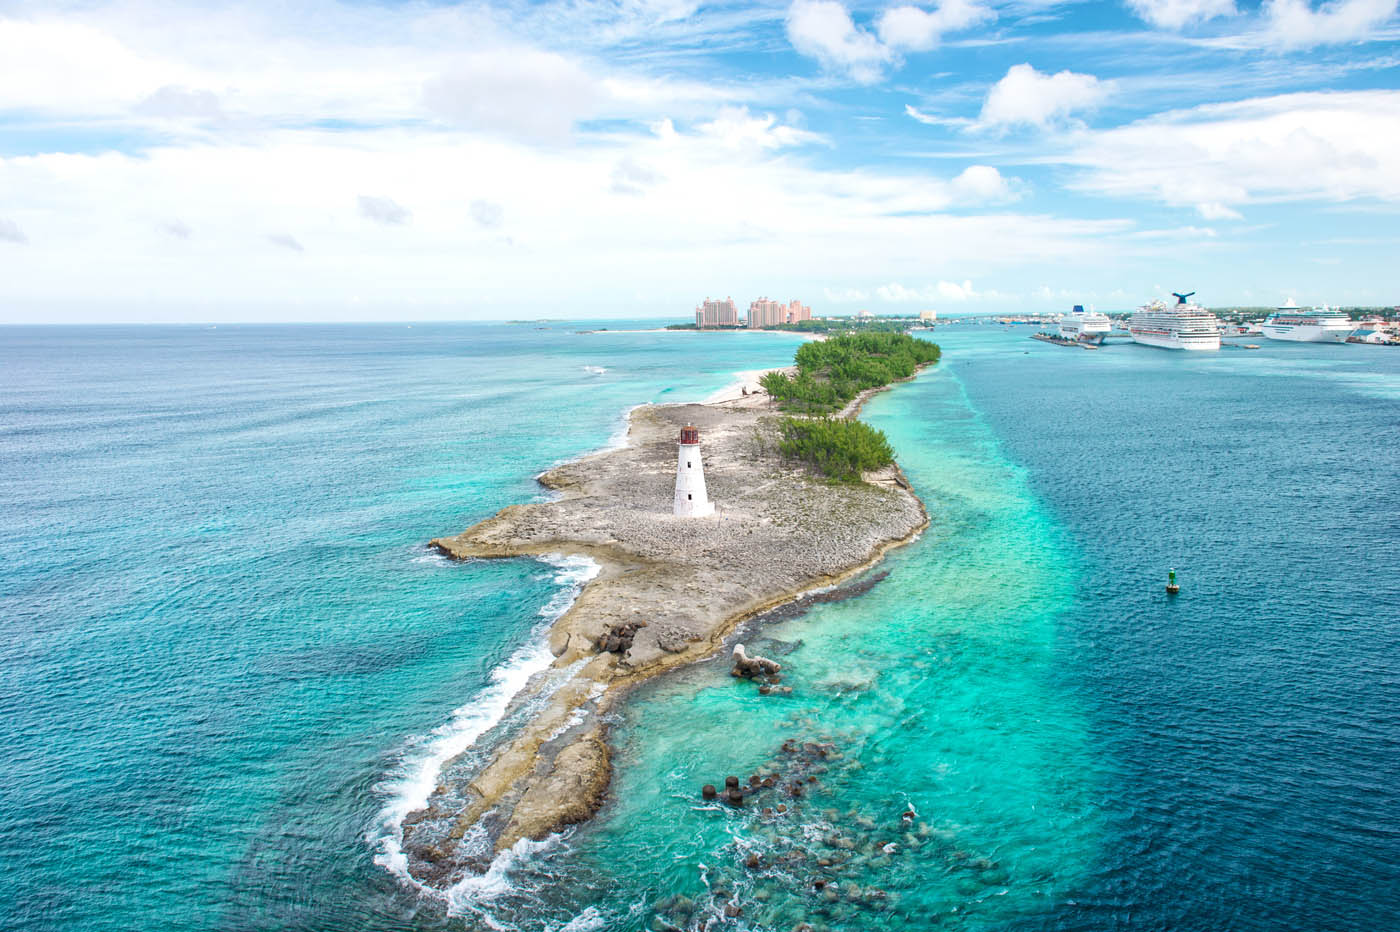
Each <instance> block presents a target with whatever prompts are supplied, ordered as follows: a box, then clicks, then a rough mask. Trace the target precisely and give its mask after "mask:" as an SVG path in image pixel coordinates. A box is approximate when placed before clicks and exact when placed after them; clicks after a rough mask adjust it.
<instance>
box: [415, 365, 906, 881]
mask: <svg viewBox="0 0 1400 932" xmlns="http://www.w3.org/2000/svg"><path fill="white" fill-rule="evenodd" d="M776 414H777V411H776V407H775V402H774V401H772V400H771V399H769V397H768V396H767V395H765V394H762V393H758V392H755V393H754V394H750V395H745V396H741V397H739V398H734V399H732V400H727V401H721V402H715V403H710V404H689V405H664V406H661V405H653V406H646V407H640V408H637V409H635V410H633V411H632V413H631V415H630V422H629V428H628V433H627V442H626V445H625V446H623V447H622V448H620V449H613V450H607V451H603V452H600V453H595V454H593V455H591V456H587V457H585V458H583V459H580V460H578V461H575V462H572V463H568V464H565V465H562V466H559V467H556V468H554V469H552V470H550V471H548V472H546V473H544V474H543V475H541V476H540V477H539V481H540V482H541V483H542V484H543V485H544V486H545V487H547V488H549V489H552V490H554V491H555V492H556V493H557V496H556V498H555V499H554V500H553V501H547V502H539V503H531V504H523V505H513V506H510V507H508V508H505V509H503V510H502V511H501V512H499V513H498V514H496V515H495V516H493V517H491V518H489V519H487V520H485V521H483V522H481V523H480V524H477V525H476V526H474V527H472V528H469V529H468V530H466V531H465V532H463V533H461V534H459V535H457V536H456V537H448V538H440V539H437V540H434V541H432V542H431V545H432V546H433V547H435V548H437V549H438V550H440V551H441V552H442V553H444V554H446V555H448V556H450V557H452V558H455V559H459V560H467V559H479V558H500V557H519V556H531V555H534V556H540V555H552V554H563V555H581V556H586V557H589V558H591V559H592V560H593V561H595V562H596V563H597V564H598V566H599V567H600V571H599V572H598V574H597V576H596V577H594V578H593V579H592V580H591V581H589V582H588V583H587V584H586V585H585V586H584V587H583V589H582V590H581V591H580V593H579V594H578V597H577V599H576V600H575V602H574V603H573V605H572V606H571V607H570V608H569V610H568V611H567V612H566V613H564V614H563V615H562V616H561V617H560V618H559V619H558V620H557V621H556V622H555V623H554V624H553V626H552V628H551V629H550V631H549V646H550V649H551V652H552V653H553V655H554V661H553V663H552V665H551V666H550V667H549V669H548V670H546V671H545V672H544V673H542V674H539V675H537V676H536V677H534V678H533V679H532V680H531V682H530V683H529V685H528V686H527V687H526V688H525V689H524V690H523V691H522V692H521V693H520V694H519V695H518V696H517V697H516V698H515V700H514V701H513V703H512V706H513V710H514V711H515V713H516V714H515V715H514V717H513V719H512V722H511V724H510V726H509V727H506V726H505V725H503V726H502V727H501V728H499V729H497V730H496V733H494V734H488V735H487V736H485V739H486V740H485V742H484V743H485V744H486V745H487V747H485V748H482V747H477V748H474V749H472V750H471V751H469V752H468V753H467V754H464V755H463V756H462V759H459V760H458V761H456V762H451V763H449V765H448V766H447V767H446V768H444V771H443V776H442V778H441V780H440V782H439V785H438V786H437V788H436V790H435V791H434V792H433V793H432V795H431V797H430V798H429V800H428V802H427V805H426V806H425V807H423V808H421V809H419V810H418V811H416V812H414V813H411V814H410V815H409V816H408V817H407V818H405V819H404V823H403V841H402V850H403V852H404V855H405V857H406V858H407V862H408V863H407V867H408V870H409V873H410V874H411V875H412V876H413V877H414V878H415V879H416V880H418V881H420V882H423V883H426V884H428V885H431V886H434V887H438V888H441V887H442V886H443V885H445V884H450V883H452V882H454V881H455V880H456V879H458V878H460V877H461V876H463V875H465V874H466V873H468V872H472V871H481V870H484V869H486V867H488V866H489V864H490V862H491V860H492V859H493V858H494V857H495V855H496V854H497V853H499V852H501V851H503V850H506V849H508V848H510V847H512V846H513V845H515V844H516V843H517V842H520V841H521V840H522V839H540V838H543V837H545V836H547V835H548V834H549V833H551V832H555V831H558V830H559V829H561V828H563V827H565V826H567V825H570V824H574V823H577V822H581V821H583V820H585V819H587V818H589V817H590V816H591V815H592V814H593V813H594V812H595V811H597V809H598V807H599V806H600V805H601V803H602V801H603V798H604V795H605V793H606V790H607V787H608V783H609V778H610V773H611V771H610V764H609V747H608V743H607V725H606V721H605V717H606V715H607V713H608V712H609V711H610V710H611V709H613V708H615V707H616V705H617V703H619V702H620V701H621V700H622V698H623V697H624V696H625V695H626V694H627V693H628V691H629V690H630V689H631V688H632V687H634V686H635V685H637V684H638V683H640V682H642V681H643V680H645V679H648V678H650V677H654V676H656V675H658V674H660V673H663V672H665V671H667V670H670V669H673V668H675V667H677V666H679V665H682V664H688V663H691V662H693V661H696V660H699V659H702V658H704V657H706V656H709V655H711V654H713V653H714V652H715V651H716V650H717V649H719V648H720V647H721V646H722V643H723V640H724V638H725V637H726V636H727V635H729V634H730V633H731V632H732V631H733V630H734V628H735V626H736V625H737V624H738V623H739V622H741V621H743V620H744V619H746V618H750V617H752V616H754V615H757V614H759V613H762V612H764V611H766V610H768V609H771V608H773V607H775V606H778V605H780V604H782V603H784V602H787V601H790V600H792V599H794V598H795V597H797V596H800V595H801V594H803V593H805V592H809V591H811V590H815V589H821V588H824V587H829V586H832V585H835V584H837V583H839V582H841V581H842V580H843V579H846V578H848V577H850V576H852V575H854V574H856V573H859V572H861V571H862V570H864V569H866V568H867V567H869V566H871V565H872V564H874V563H875V562H877V561H878V560H879V559H880V558H881V556H882V555H883V554H884V553H885V551H886V550H888V549H889V548H890V547H893V546H896V545H899V544H901V543H904V542H906V541H909V540H911V539H912V538H913V537H914V536H916V535H917V534H918V532H919V531H921V530H922V529H923V528H924V527H925V526H926V524H927V516H926V514H925V511H924V508H923V505H922V503H921V502H920V501H919V499H918V498H917V497H916V496H915V495H914V494H913V493H912V492H911V491H910V490H909V488H908V485H907V483H906V482H905V481H904V479H903V475H902V474H901V473H900V472H899V469H898V467H897V466H895V465H893V464H891V465H890V466H888V467H887V468H885V469H882V470H880V471H878V472H875V473H868V474H866V475H865V476H864V477H863V478H864V481H860V482H844V483H838V482H831V481H827V480H825V479H823V478H821V477H819V476H817V475H815V474H813V473H812V472H811V471H810V470H808V469H807V468H806V467H804V466H801V465H798V464H795V463H794V462H792V461H791V460H789V459H787V458H785V457H784V456H783V455H782V454H781V453H780V451H779V443H780V427H779V418H778V417H777V416H776ZM683 427H694V428H697V429H698V431H699V436H700V437H701V438H702V444H703V450H704V464H705V474H706V478H707V481H708V487H709V494H710V497H711V498H712V499H713V500H714V501H715V503H716V506H717V507H716V511H715V513H714V514H713V515H710V516H706V517H680V516H677V515H674V514H673V513H672V496H673V491H674V488H675V485H676V474H677V449H678V448H677V438H678V436H679V435H680V433H681V430H682V428H683ZM688 436H693V435H688Z"/></svg>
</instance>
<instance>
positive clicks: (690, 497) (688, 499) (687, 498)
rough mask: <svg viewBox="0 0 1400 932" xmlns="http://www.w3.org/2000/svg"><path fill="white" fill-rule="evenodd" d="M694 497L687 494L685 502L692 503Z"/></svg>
mask: <svg viewBox="0 0 1400 932" xmlns="http://www.w3.org/2000/svg"><path fill="white" fill-rule="evenodd" d="M693 497H694V496H692V495H690V494H689V493H686V496H685V500H686V501H690V500H691V499H692V498H693Z"/></svg>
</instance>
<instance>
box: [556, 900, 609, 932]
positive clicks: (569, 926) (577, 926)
mask: <svg viewBox="0 0 1400 932" xmlns="http://www.w3.org/2000/svg"><path fill="white" fill-rule="evenodd" d="M607 925H608V921H607V920H606V919H605V918H603V914H602V913H600V912H599V911H598V907H596V906H590V907H588V908H587V909H585V910H584V911H583V912H581V913H579V914H578V915H577V916H575V917H574V918H572V919H570V920H569V921H568V922H566V923H564V924H563V925H562V926H560V927H559V928H558V930H557V932H595V930H596V929H603V928H607Z"/></svg>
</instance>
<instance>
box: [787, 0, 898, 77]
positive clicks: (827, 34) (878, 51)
mask: <svg viewBox="0 0 1400 932" xmlns="http://www.w3.org/2000/svg"><path fill="white" fill-rule="evenodd" d="M787 35H788V40H789V41H790V42H791V43H792V47H793V48H794V49H796V50H797V51H798V52H800V53H801V54H803V55H806V56H809V57H811V58H815V59H816V60H817V61H819V62H821V63H822V65H823V66H824V67H826V68H829V69H831V70H832V71H837V72H842V73H845V74H847V75H849V76H850V77H851V79H852V80H855V81H857V82H859V83H861V84H873V83H875V82H876V81H878V80H880V78H881V76H882V75H883V73H884V66H885V65H886V64H888V63H889V62H890V61H891V60H892V59H893V58H894V56H893V54H892V53H891V52H890V50H889V49H888V48H886V47H885V46H884V45H883V44H881V42H880V40H879V39H877V38H875V36H873V35H871V34H870V33H869V32H867V31H866V30H864V29H861V28H859V27H858V26H856V24H855V23H854V22H853V21H852V20H851V14H850V13H848V12H847V11H846V8H845V7H844V6H842V5H841V4H840V3H838V2H837V0H794V3H793V4H792V6H791V7H789V8H788V13H787Z"/></svg>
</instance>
